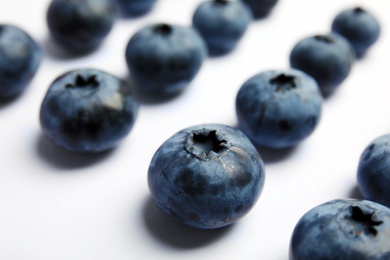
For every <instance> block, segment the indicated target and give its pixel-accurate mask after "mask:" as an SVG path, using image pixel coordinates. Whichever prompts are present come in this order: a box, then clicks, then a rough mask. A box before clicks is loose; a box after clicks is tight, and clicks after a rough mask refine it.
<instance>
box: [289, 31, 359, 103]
mask: <svg viewBox="0 0 390 260" xmlns="http://www.w3.org/2000/svg"><path fill="white" fill-rule="evenodd" d="M353 61H354V52H353V49H352V46H351V45H350V44H349V42H348V41H347V40H346V39H345V38H344V37H342V36H339V35H338V34H328V35H316V36H311V37H307V38H304V39H303V40H301V41H299V42H298V43H297V44H296V45H295V46H294V48H293V49H292V51H291V54H290V64H291V67H293V68H296V69H299V70H302V71H304V72H306V73H307V74H309V75H311V76H312V77H313V78H314V79H315V80H316V81H317V83H318V85H319V87H320V89H321V92H322V94H323V95H324V96H329V95H330V94H332V93H333V92H334V91H335V89H336V88H337V87H338V86H339V85H340V84H341V83H342V82H343V81H344V79H345V78H346V77H347V76H348V74H349V72H350V70H351V67H352V64H353Z"/></svg>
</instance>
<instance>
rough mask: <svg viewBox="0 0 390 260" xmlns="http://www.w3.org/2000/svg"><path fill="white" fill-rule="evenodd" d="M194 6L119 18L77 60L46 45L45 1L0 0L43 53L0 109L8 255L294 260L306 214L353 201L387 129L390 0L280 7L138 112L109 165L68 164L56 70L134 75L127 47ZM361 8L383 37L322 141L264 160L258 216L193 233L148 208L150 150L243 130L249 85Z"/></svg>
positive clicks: (358, 66) (84, 160)
mask: <svg viewBox="0 0 390 260" xmlns="http://www.w3.org/2000/svg"><path fill="white" fill-rule="evenodd" d="M200 2H201V1H200V0H185V1H180V0H158V3H157V5H156V6H155V8H154V9H153V11H152V12H150V13H149V14H148V15H146V16H143V17H140V18H137V19H128V20H124V19H122V20H118V22H117V23H116V24H115V27H114V28H113V30H112V32H111V33H110V34H109V35H108V37H107V39H106V40H105V41H104V43H103V44H102V46H101V47H100V48H99V49H98V50H97V51H95V52H93V53H91V54H90V55H87V56H84V57H79V58H69V57H66V56H64V55H63V54H62V53H61V52H60V51H59V50H58V49H57V48H56V46H55V45H54V44H53V43H52V42H51V40H50V38H49V35H48V29H47V26H46V21H45V13H46V9H47V6H48V3H49V1H48V0H34V1H28V0H13V1H5V0H1V1H0V23H10V24H15V25H18V26H20V27H22V28H23V29H25V30H26V31H27V32H29V33H30V35H31V36H32V37H34V38H35V39H36V40H37V42H38V43H39V44H40V45H41V47H42V49H43V51H44V59H43V61H42V64H41V67H40V69H39V71H38V73H37V75H36V77H35V78H34V80H33V81H32V82H31V84H30V85H29V87H28V89H26V91H25V92H24V93H23V95H22V96H20V97H19V98H18V99H16V100H14V101H13V102H10V103H7V104H1V105H0V124H1V127H0V141H1V142H0V160H1V169H0V259H4V260H25V259H29V260H53V259H55V260H92V259H93V260H107V259H113V260H124V259H148V260H149V259H181V260H182V259H213V260H217V259H224V260H227V259H245V260H246V259H267V260H273V259H280V260H283V259H287V258H288V246H289V239H290V235H291V232H292V230H293V228H294V226H295V224H296V222H297V221H298V219H299V218H300V217H301V216H302V215H303V214H304V213H305V212H306V211H308V210H309V209H310V208H312V207H314V206H316V205H318V204H320V203H323V202H325V201H328V200H331V199H335V198H345V197H359V196H360V195H359V193H358V191H357V186H356V168H357V164H358V160H359V157H360V154H361V153H362V151H363V149H364V148H365V147H366V145H367V144H368V143H369V142H371V141H372V140H373V139H374V138H376V137H378V136H380V135H382V134H386V133H388V132H390V116H389V112H390V102H389V101H388V100H389V97H390V83H389V82H390V80H389V68H390V51H389V46H390V36H389V32H390V30H389V28H388V25H389V24H390V16H389V15H388V14H389V10H390V2H389V1H386V0H361V1H353V0H343V1H335V0H333V1H329V0H317V1H313V0H291V1H290V0H280V1H279V3H278V5H277V6H276V7H275V9H274V11H273V12H272V13H271V15H270V16H269V17H267V18H266V19H263V20H257V21H254V22H253V23H252V24H251V25H250V27H249V28H248V31H247V32H246V34H245V35H244V38H243V39H242V41H241V42H240V44H239V46H238V47H237V49H235V50H234V52H232V53H230V54H229V55H226V56H223V57H220V58H213V59H207V60H206V61H205V63H204V65H203V67H202V68H201V71H200V72H199V74H198V75H197V77H196V78H195V79H194V81H193V82H192V83H191V84H190V85H189V86H188V89H187V90H186V91H185V92H183V93H182V94H181V95H180V96H178V97H177V98H175V99H172V100H170V101H169V102H165V103H157V104H142V105H141V107H140V111H139V116H138V120H137V122H136V124H135V127H134V129H133V131H132V132H131V133H130V135H129V136H128V138H126V139H125V140H124V142H123V143H122V144H121V145H120V146H119V147H117V148H116V149H115V150H113V151H111V152H109V153H105V154H101V155H83V156H80V155H74V154H71V153H68V152H64V151H62V150H61V149H59V148H57V147H55V146H54V145H53V144H52V143H51V142H50V141H48V140H47V139H46V138H45V137H44V136H43V135H42V133H41V130H40V125H39V120H38V114H39V109H40V104H41V102H42V99H43V97H44V95H45V92H46V90H47V88H48V87H49V85H50V83H51V82H52V81H53V80H54V79H55V78H56V77H57V76H59V75H60V74H61V73H64V72H66V71H67V70H71V69H76V68H85V67H93V68H98V69H101V70H105V71H107V72H110V73H112V74H114V75H117V76H119V77H125V76H126V75H127V68H126V63H125V59H124V50H125V46H126V44H127V41H128V40H129V38H130V37H131V35H132V34H133V33H134V32H135V31H136V30H138V29H139V28H141V27H142V26H144V25H146V24H150V23H153V22H167V23H177V24H181V25H190V24H191V16H192V13H193V12H194V10H195V8H196V6H197V5H198V4H199V3H200ZM357 4H359V5H361V6H363V7H366V8H367V9H368V10H370V11H371V12H372V13H374V14H375V15H376V16H377V17H378V18H379V20H380V22H381V24H382V35H381V37H380V40H379V41H378V42H377V44H376V45H375V46H373V47H372V48H371V50H370V51H369V53H368V54H367V56H366V57H364V58H363V59H361V60H359V61H357V62H356V63H355V64H354V67H353V69H352V71H351V74H350V75H349V76H348V78H347V79H346V80H345V81H344V82H343V84H342V85H341V86H340V88H339V89H338V90H337V92H336V93H335V94H334V95H333V96H332V97H330V98H329V99H328V100H326V101H325V102H324V106H323V115H322V119H321V121H320V124H319V125H318V128H317V129H316V130H315V132H314V133H313V134H312V135H311V136H310V137H309V138H308V139H306V140H305V141H304V142H303V143H301V144H300V145H298V146H297V147H296V148H295V149H293V150H291V151H289V152H285V153H283V154H282V155H281V154H280V153H277V152H269V151H260V153H261V155H262V156H263V158H264V161H265V167H266V182H265V186H264V190H263V193H262V195H261V197H260V199H259V201H258V202H257V204H256V205H255V207H254V208H253V209H252V211H251V212H250V213H249V214H248V215H247V216H246V217H245V218H243V219H242V220H241V221H239V222H238V223H236V224H234V225H232V226H230V227H228V228H224V229H221V230H214V231H199V230H193V229H190V228H187V227H184V226H181V225H180V224H178V223H176V222H174V221H172V220H170V219H169V218H167V217H165V216H164V215H162V213H160V212H159V210H158V209H156V207H155V206H154V204H153V202H152V200H151V198H150V195H149V191H148V186H147V179H146V175H147V169H148V165H149V162H150V160H151V158H152V156H153V154H154V152H155V151H156V149H157V148H158V147H159V146H160V145H161V144H162V143H163V142H164V141H165V140H166V139H167V138H168V137H170V136H171V135H173V134H174V133H176V132H177V131H179V130H181V129H183V128H185V127H188V126H192V125H195V124H201V123H223V124H228V125H232V126H235V125H236V124H237V120H236V116H235V110H234V101H235V96H236V93H237V91H238V89H239V87H240V86H241V85H242V84H243V82H244V81H245V80H247V79H248V78H249V77H251V76H253V75H254V74H256V73H259V72H261V71H264V70H268V69H283V68H287V67H288V66H289V63H288V56H289V52H290V50H291V49H292V47H293V45H294V44H295V43H296V42H297V41H298V40H300V39H302V38H303V37H306V36H309V35H313V34H321V33H327V32H328V31H329V30H330V24H331V21H332V19H333V18H334V16H335V15H336V14H337V13H338V12H339V11H341V10H343V9H344V8H349V7H354V6H355V5H357Z"/></svg>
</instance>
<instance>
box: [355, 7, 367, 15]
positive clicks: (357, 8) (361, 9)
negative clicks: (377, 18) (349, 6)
mask: <svg viewBox="0 0 390 260" xmlns="http://www.w3.org/2000/svg"><path fill="white" fill-rule="evenodd" d="M353 11H354V13H355V14H362V13H365V12H366V10H364V9H363V8H362V7H360V6H358V7H355V8H354V9H353Z"/></svg>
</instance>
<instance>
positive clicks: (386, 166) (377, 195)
mask: <svg viewBox="0 0 390 260" xmlns="http://www.w3.org/2000/svg"><path fill="white" fill-rule="evenodd" d="M357 180H358V184H359V188H360V190H361V192H362V194H363V196H364V198H366V199H369V200H373V201H376V202H378V203H381V204H383V205H386V206H388V207H390V134H387V135H383V136H381V137H378V138H376V139H375V140H374V141H372V142H371V143H370V144H369V145H368V146H367V148H366V149H365V150H364V151H363V153H362V155H361V157H360V161H359V166H358V170H357Z"/></svg>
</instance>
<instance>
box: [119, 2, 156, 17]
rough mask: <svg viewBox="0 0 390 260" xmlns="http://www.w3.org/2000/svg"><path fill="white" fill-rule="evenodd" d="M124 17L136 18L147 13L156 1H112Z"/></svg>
mask: <svg viewBox="0 0 390 260" xmlns="http://www.w3.org/2000/svg"><path fill="white" fill-rule="evenodd" d="M114 1H115V2H116V4H117V5H118V10H119V12H120V13H121V14H122V15H123V16H124V17H137V16H141V15H144V14H146V13H148V12H149V11H150V10H151V9H152V8H153V6H154V4H155V3H156V0H114Z"/></svg>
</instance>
